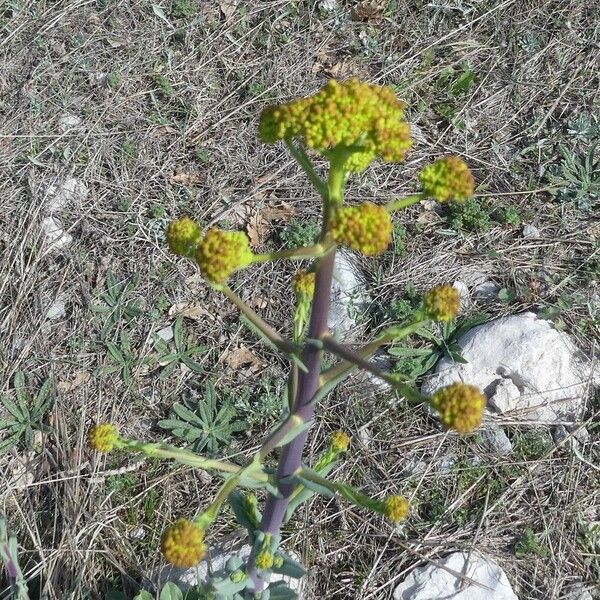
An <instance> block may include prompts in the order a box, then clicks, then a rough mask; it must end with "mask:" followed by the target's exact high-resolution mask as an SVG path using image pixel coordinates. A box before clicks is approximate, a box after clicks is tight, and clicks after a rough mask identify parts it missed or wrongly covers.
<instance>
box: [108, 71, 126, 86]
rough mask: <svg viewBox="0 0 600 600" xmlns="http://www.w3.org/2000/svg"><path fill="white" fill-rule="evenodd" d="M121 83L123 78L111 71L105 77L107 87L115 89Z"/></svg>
mask: <svg viewBox="0 0 600 600" xmlns="http://www.w3.org/2000/svg"><path fill="white" fill-rule="evenodd" d="M122 82H123V77H122V76H121V74H120V73H118V72H116V71H113V72H112V73H109V74H108V75H107V76H106V83H107V85H108V87H110V88H112V89H115V88H118V87H119V86H120V85H121V83H122Z"/></svg>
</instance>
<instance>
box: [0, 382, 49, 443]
mask: <svg viewBox="0 0 600 600" xmlns="http://www.w3.org/2000/svg"><path fill="white" fill-rule="evenodd" d="M13 385H14V390H15V396H16V399H17V401H16V402H14V401H13V400H12V399H11V398H9V397H8V396H2V397H0V403H1V404H2V405H3V406H4V408H5V409H6V410H7V411H8V413H9V416H8V418H6V419H0V431H1V432H4V435H5V436H7V437H4V439H2V440H0V454H2V453H4V452H7V451H8V450H10V449H11V448H12V447H13V446H17V445H18V446H19V447H21V448H26V449H31V448H33V446H34V431H36V430H38V431H49V428H48V427H47V426H46V425H44V424H43V423H42V421H43V419H44V416H45V415H46V413H47V412H48V411H49V410H50V408H51V406H52V402H53V397H52V395H51V393H50V392H51V391H52V380H51V379H47V380H46V381H45V382H44V383H43V384H42V386H41V387H40V389H39V390H38V392H37V394H36V395H35V396H34V397H32V396H30V394H29V392H28V391H27V385H26V378H25V374H24V373H23V372H22V371H17V373H16V374H15V378H14V384H13Z"/></svg>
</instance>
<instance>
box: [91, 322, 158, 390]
mask: <svg viewBox="0 0 600 600" xmlns="http://www.w3.org/2000/svg"><path fill="white" fill-rule="evenodd" d="M104 343H105V345H106V349H107V350H108V354H107V359H108V362H109V363H112V364H107V365H105V366H103V367H101V368H100V369H99V372H100V373H101V374H102V375H110V374H111V373H120V374H121V379H123V382H124V383H125V384H126V385H127V386H130V385H132V384H133V371H134V369H135V368H136V367H139V366H141V365H143V364H147V363H148V362H149V359H147V358H144V359H141V360H140V359H138V357H137V356H136V355H135V354H134V352H133V350H132V349H131V340H130V338H129V334H128V333H127V332H126V331H121V334H120V336H119V344H118V345H117V344H115V343H114V342H111V341H110V340H106V341H105V342H104Z"/></svg>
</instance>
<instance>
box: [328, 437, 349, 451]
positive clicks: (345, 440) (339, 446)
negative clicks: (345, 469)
mask: <svg viewBox="0 0 600 600" xmlns="http://www.w3.org/2000/svg"><path fill="white" fill-rule="evenodd" d="M349 447H350V436H349V435H348V434H347V433H346V432H344V431H334V432H333V433H332V434H331V449H332V450H333V451H334V452H336V453H337V454H341V453H342V452H348V448H349Z"/></svg>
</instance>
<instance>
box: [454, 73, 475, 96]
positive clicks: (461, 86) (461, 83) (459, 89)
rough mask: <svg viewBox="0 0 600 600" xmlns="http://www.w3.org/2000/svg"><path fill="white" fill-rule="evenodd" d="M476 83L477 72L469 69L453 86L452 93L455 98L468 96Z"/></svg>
mask: <svg viewBox="0 0 600 600" xmlns="http://www.w3.org/2000/svg"><path fill="white" fill-rule="evenodd" d="M474 83H475V72H474V71H471V70H470V69H467V70H466V71H465V72H464V73H463V74H462V75H461V76H460V77H459V78H458V79H457V80H456V81H455V82H454V83H453V84H452V87H451V88H450V91H451V93H452V95H453V96H461V95H463V94H467V93H468V92H469V90H470V89H471V88H472V87H473V84H474Z"/></svg>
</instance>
